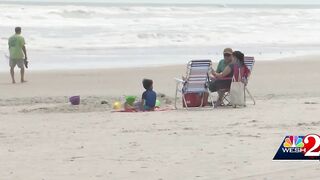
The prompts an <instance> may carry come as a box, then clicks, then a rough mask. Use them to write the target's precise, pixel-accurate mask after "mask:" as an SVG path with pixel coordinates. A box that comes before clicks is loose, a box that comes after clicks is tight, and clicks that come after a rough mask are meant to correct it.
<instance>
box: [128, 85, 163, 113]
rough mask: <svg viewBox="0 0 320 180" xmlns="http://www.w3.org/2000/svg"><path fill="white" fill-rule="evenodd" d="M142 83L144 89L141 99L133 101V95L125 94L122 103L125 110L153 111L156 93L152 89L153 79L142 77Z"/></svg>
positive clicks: (134, 98)
mask: <svg viewBox="0 0 320 180" xmlns="http://www.w3.org/2000/svg"><path fill="white" fill-rule="evenodd" d="M142 84H143V87H144V88H145V89H146V91H145V92H143V94H142V98H141V101H139V102H135V100H136V97H135V96H127V97H126V102H125V104H124V109H125V111H126V112H137V111H154V109H155V106H156V101H157V94H156V92H154V91H153V81H152V80H151V79H144V80H143V81H142Z"/></svg>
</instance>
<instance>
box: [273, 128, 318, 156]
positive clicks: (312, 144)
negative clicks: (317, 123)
mask: <svg viewBox="0 0 320 180" xmlns="http://www.w3.org/2000/svg"><path fill="white" fill-rule="evenodd" d="M273 160H320V136H319V135H317V134H309V135H306V136H286V137H285V138H284V140H283V142H282V144H281V145H280V147H279V149H278V151H277V153H276V155H275V156H274V158H273Z"/></svg>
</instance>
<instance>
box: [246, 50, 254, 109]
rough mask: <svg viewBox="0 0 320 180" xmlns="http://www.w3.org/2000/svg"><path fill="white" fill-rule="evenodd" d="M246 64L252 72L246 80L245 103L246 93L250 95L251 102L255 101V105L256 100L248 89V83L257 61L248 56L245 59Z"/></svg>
mask: <svg viewBox="0 0 320 180" xmlns="http://www.w3.org/2000/svg"><path fill="white" fill-rule="evenodd" d="M244 64H245V65H246V66H247V68H248V69H249V70H250V74H249V76H248V77H247V79H246V81H247V82H246V86H245V91H244V93H245V95H244V97H245V102H246V93H247V94H248V95H249V97H250V98H251V100H252V101H253V104H254V105H255V104H256V100H255V99H254V97H253V96H252V94H251V93H250V91H249V89H248V82H249V78H250V76H251V75H252V70H253V66H254V64H255V59H254V57H250V56H246V57H244Z"/></svg>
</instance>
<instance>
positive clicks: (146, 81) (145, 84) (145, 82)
mask: <svg viewBox="0 0 320 180" xmlns="http://www.w3.org/2000/svg"><path fill="white" fill-rule="evenodd" d="M142 84H143V87H144V88H145V89H146V90H149V89H152V85H153V81H152V80H151V79H143V81H142Z"/></svg>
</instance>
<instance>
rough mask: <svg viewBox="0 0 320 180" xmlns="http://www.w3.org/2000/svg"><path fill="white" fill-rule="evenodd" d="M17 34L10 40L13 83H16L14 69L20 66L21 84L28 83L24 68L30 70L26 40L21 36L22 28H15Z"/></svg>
mask: <svg viewBox="0 0 320 180" xmlns="http://www.w3.org/2000/svg"><path fill="white" fill-rule="evenodd" d="M15 32H16V33H15V34H14V35H13V36H11V37H10V38H9V41H8V45H9V51H10V63H9V64H10V74H11V78H12V83H13V84H14V83H16V81H15V79H14V68H15V67H16V66H18V67H19V68H20V73H21V83H24V82H26V81H25V79H24V66H26V68H28V61H27V60H28V57H27V51H26V47H25V41H24V38H23V37H22V36H21V27H16V28H15Z"/></svg>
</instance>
